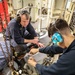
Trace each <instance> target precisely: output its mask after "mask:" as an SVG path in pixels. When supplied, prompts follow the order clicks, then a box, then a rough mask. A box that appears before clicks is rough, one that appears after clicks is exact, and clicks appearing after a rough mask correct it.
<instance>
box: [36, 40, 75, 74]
mask: <svg viewBox="0 0 75 75" xmlns="http://www.w3.org/2000/svg"><path fill="white" fill-rule="evenodd" d="M62 51H63V54H62V55H61V56H60V57H59V59H58V60H57V62H56V63H54V64H52V65H50V66H43V65H40V64H36V69H37V70H38V71H39V73H40V75H75V57H74V56H75V40H74V41H73V42H72V43H71V45H70V46H69V47H68V48H67V49H64V50H63V49H59V48H56V49H55V48H54V46H51V47H47V48H42V49H40V52H42V53H47V54H57V53H61V52H62Z"/></svg>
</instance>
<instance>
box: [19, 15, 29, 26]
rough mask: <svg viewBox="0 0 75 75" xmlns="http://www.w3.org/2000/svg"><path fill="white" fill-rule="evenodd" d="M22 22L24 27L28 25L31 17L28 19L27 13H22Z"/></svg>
mask: <svg viewBox="0 0 75 75" xmlns="http://www.w3.org/2000/svg"><path fill="white" fill-rule="evenodd" d="M20 24H21V25H22V26H23V27H26V26H27V25H28V24H29V19H26V16H25V15H22V16H21V22H20Z"/></svg>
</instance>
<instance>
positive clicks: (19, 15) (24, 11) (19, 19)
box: [16, 10, 30, 23]
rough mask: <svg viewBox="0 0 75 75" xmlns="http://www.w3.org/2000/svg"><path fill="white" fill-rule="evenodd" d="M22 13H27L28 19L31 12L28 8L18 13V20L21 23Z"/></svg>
mask: <svg viewBox="0 0 75 75" xmlns="http://www.w3.org/2000/svg"><path fill="white" fill-rule="evenodd" d="M21 15H25V16H26V19H27V20H28V19H30V14H29V12H28V11H27V10H22V11H19V13H18V14H17V17H16V20H17V21H18V22H19V23H20V22H21Z"/></svg>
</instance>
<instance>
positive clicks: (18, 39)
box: [5, 19, 37, 48]
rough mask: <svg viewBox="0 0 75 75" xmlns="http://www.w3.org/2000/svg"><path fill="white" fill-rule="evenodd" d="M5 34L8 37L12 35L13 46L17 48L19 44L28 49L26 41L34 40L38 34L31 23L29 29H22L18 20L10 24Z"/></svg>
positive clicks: (13, 20)
mask: <svg viewBox="0 0 75 75" xmlns="http://www.w3.org/2000/svg"><path fill="white" fill-rule="evenodd" d="M5 34H6V36H9V34H10V38H11V45H12V46H17V45H18V44H19V45H23V47H25V48H26V47H27V45H26V43H24V39H33V38H34V37H37V34H36V32H35V30H34V28H33V27H32V25H31V24H30V23H29V24H28V25H27V27H22V26H21V25H20V24H19V23H18V22H17V21H16V19H12V20H11V21H10V22H9V24H8V28H7V29H6V33H5ZM14 40H15V41H14Z"/></svg>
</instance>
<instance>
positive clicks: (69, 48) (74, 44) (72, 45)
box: [64, 39, 75, 53]
mask: <svg viewBox="0 0 75 75" xmlns="http://www.w3.org/2000/svg"><path fill="white" fill-rule="evenodd" d="M73 47H75V39H74V40H73V42H72V43H71V44H70V46H69V47H68V48H67V49H66V50H65V51H64V53H66V52H69V51H70V50H71V49H72V48H73Z"/></svg>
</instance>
